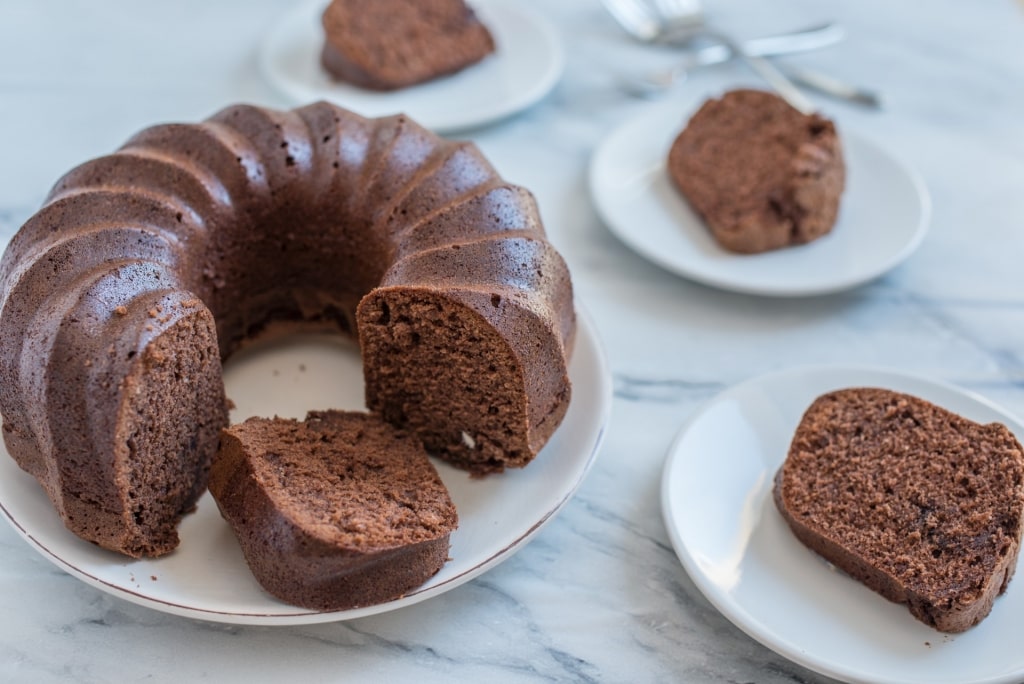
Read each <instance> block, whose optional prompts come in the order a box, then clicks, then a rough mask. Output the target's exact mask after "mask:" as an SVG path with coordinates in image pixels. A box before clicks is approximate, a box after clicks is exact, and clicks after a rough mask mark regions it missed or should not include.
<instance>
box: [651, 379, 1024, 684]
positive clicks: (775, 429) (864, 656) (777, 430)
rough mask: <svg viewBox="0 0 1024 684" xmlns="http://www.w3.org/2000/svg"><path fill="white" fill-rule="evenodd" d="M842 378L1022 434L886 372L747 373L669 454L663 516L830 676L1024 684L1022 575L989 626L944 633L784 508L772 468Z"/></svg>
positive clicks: (749, 605)
mask: <svg viewBox="0 0 1024 684" xmlns="http://www.w3.org/2000/svg"><path fill="white" fill-rule="evenodd" d="M844 387H882V388H886V389H891V390H895V391H900V392H906V393H909V394H913V395H916V396H918V397H922V398H924V399H927V400H929V401H931V402H933V403H935V404H938V405H940V406H943V407H944V408H947V409H949V410H951V411H954V412H956V413H959V414H961V415H963V416H965V417H967V418H969V419H971V420H974V421H978V422H982V423H989V422H993V421H998V422H1001V423H1003V424H1005V425H1007V426H1008V427H1009V428H1010V429H1011V430H1012V431H1013V432H1014V433H1015V434H1016V435H1017V437H1018V439H1020V438H1022V437H1024V425H1022V424H1021V423H1020V422H1019V421H1018V420H1017V419H1016V418H1014V417H1013V416H1011V415H1009V414H1007V413H1006V412H1004V411H1003V410H1002V409H1000V408H998V407H996V406H995V405H993V404H991V403H990V402H988V401H986V400H985V399H983V398H981V397H979V396H977V395H974V394H971V393H970V392H966V391H964V390H961V389H959V388H956V387H953V386H951V385H946V384H942V383H939V382H935V381H932V380H928V379H925V378H920V377H915V376H911V375H904V374H902V373H897V372H893V371H888V370H882V369H871V368H842V367H804V368H796V369H792V370H786V371H782V372H779V373H774V374H770V375H765V376H762V377H759V378H756V379H753V380H750V381H748V382H744V383H742V384H740V385H737V386H735V387H733V388H731V389H729V390H726V391H725V392H723V393H722V394H720V395H719V396H717V397H716V398H715V399H713V400H711V401H710V402H709V403H708V404H707V405H706V406H704V407H703V408H702V409H700V410H699V411H697V413H696V414H695V415H694V416H693V417H692V418H690V419H689V420H688V421H687V423H686V425H685V426H684V427H683V429H682V430H681V432H680V433H679V436H678V437H677V438H676V440H675V442H674V443H673V445H672V447H671V449H670V450H669V453H668V458H667V460H666V463H665V470H664V474H663V480H662V490H661V494H662V513H663V515H664V518H665V524H666V526H667V527H668V532H669V536H670V538H671V540H672V545H673V546H674V547H675V550H676V553H677V554H678V555H679V558H680V560H681V561H682V564H683V567H684V568H685V569H686V572H687V573H688V574H689V575H690V577H691V578H692V579H693V581H694V583H695V584H696V585H697V587H698V588H699V589H700V590H701V591H702V592H703V593H704V595H705V596H706V597H707V598H708V600H709V601H711V603H712V604H714V606H715V607H716V608H717V609H718V610H719V611H721V612H722V613H723V614H724V615H725V616H726V617H727V618H728V619H729V620H731V621H732V622H733V623H735V624H736V625H737V626H738V627H739V628H740V629H742V630H743V631H745V632H746V633H747V634H749V635H750V636H751V637H753V638H754V639H757V640H758V641H760V642H761V643H762V644H764V645H765V646H767V647H769V648H771V649H773V650H774V651H776V652H778V653H779V654H781V655H783V656H785V657H787V658H789V659H791V660H793V661H795V662H797V663H800V664H801V665H804V666H806V667H808V668H811V669H812V670H816V671H817V672H820V673H822V674H825V675H828V676H831V677H836V678H838V679H842V680H846V681H856V682H890V683H893V684H895V683H897V682H898V683H900V684H917V683H920V684H954V683H955V684H972V683H973V684H980V683H982V682H984V683H986V684H995V683H997V682H1003V683H1009V682H1020V681H1022V680H1024V651H1022V650H1021V649H1020V647H1019V644H1018V638H1017V635H1018V634H1019V633H1020V631H1019V627H1020V616H1021V615H1022V614H1024V584H1022V583H1021V581H1020V580H1019V579H1017V580H1015V581H1013V582H1011V583H1010V586H1009V588H1008V589H1007V591H1006V593H1005V594H1004V595H1003V596H1001V597H999V598H997V599H996V602H995V606H994V607H993V609H992V612H991V614H990V615H989V616H988V617H987V618H986V619H985V620H983V621H982V622H981V623H980V624H979V625H977V626H976V627H974V628H972V629H970V630H968V631H967V632H964V633H962V634H956V635H951V634H943V633H941V632H937V631H935V630H934V629H931V628H930V627H927V626H925V625H924V624H923V623H921V622H918V621H917V620H916V619H914V617H913V616H911V614H910V611H908V610H907V609H906V608H905V607H904V606H901V605H897V604H895V603H890V602H889V601H887V600H885V599H884V598H882V597H881V596H879V595H877V594H875V593H874V592H872V591H871V590H869V589H867V588H866V587H864V586H863V585H861V584H860V583H858V582H857V581H855V580H853V579H850V578H849V577H848V576H846V575H845V574H843V573H841V572H839V571H837V570H835V569H834V568H833V567H832V566H831V565H830V564H829V563H827V562H826V561H824V560H823V559H822V558H821V557H819V556H817V555H816V554H814V553H813V552H812V551H810V550H808V549H807V548H806V547H804V546H803V545H802V544H801V543H800V542H799V541H797V539H796V537H795V536H794V535H793V534H792V533H791V532H790V530H789V527H788V526H787V525H786V523H785V521H784V520H783V519H782V516H781V515H780V514H779V512H778V511H777V509H776V508H775V503H774V500H773V499H772V485H773V480H774V477H775V473H776V471H777V470H778V468H779V466H781V465H782V463H783V461H784V460H785V458H786V453H787V451H788V449H789V443H790V440H791V439H792V436H793V433H794V431H795V430H796V427H797V425H798V423H799V422H800V419H801V417H802V416H803V413H804V411H805V410H806V409H807V407H808V406H810V404H811V402H812V401H814V399H815V398H817V397H818V396H820V395H821V394H824V393H825V392H828V391H831V390H835V389H840V388H844Z"/></svg>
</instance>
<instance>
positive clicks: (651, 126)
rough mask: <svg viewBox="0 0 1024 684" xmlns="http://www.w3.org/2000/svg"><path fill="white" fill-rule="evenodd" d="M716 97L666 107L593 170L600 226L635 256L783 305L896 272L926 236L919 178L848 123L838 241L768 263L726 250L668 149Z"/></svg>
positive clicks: (626, 127)
mask: <svg viewBox="0 0 1024 684" xmlns="http://www.w3.org/2000/svg"><path fill="white" fill-rule="evenodd" d="M710 95H711V94H710V93H698V94H694V95H692V96H690V97H688V98H687V99H686V100H685V101H684V102H673V103H670V104H659V105H655V106H653V107H652V108H651V109H650V110H648V111H646V112H644V113H642V114H641V115H639V116H637V117H636V118H634V119H633V120H631V121H627V122H626V123H625V124H623V125H622V126H620V127H619V128H617V129H616V130H615V131H613V132H612V133H611V134H610V135H609V136H608V137H607V138H605V139H604V141H603V142H602V143H601V144H600V146H599V147H598V149H597V151H596V152H595V154H594V156H593V158H592V161H591V166H590V190H591V195H592V197H593V199H594V203H595V205H596V206H597V210H598V213H599V214H600V215H601V218H602V220H604V222H605V223H606V224H607V225H608V227H609V228H610V229H611V231H612V232H613V233H614V234H615V235H616V236H617V237H618V238H619V239H620V240H622V242H624V243H625V244H626V245H627V246H628V247H630V248H631V249H633V250H634V251H635V252H637V253H638V254H640V255H641V256H643V257H644V258H646V259H648V260H649V261H651V262H653V263H655V264H657V265H659V266H661V267H662V268H665V269H667V270H669V271H672V272H673V273H676V274H678V275H681V276H683V277H685V278H689V279H691V280H694V281H696V282H699V283H703V284H704V285H710V286H712V287H717V288H720V289H724V290H732V291H734V292H742V293H746V294H756V295H767V296H775V297H799V296H809V295H821V294H827V293H831V292H837V291H840V290H844V289H848V288H852V287H855V286H857V285H860V284H862V283H865V282H867V281H869V280H872V279H873V278H876V277H878V276H880V275H882V274H883V273H885V272H886V271H888V270H889V269H891V268H893V267H894V266H896V265H897V264H899V263H900V262H902V261H903V260H904V259H906V258H907V257H908V256H910V254H911V253H913V251H914V250H915V249H916V248H917V246H918V245H919V244H920V243H921V240H922V239H923V238H924V235H925V232H926V231H927V229H928V222H929V215H930V206H931V205H930V200H929V197H928V193H927V190H926V189H925V186H924V183H923V182H922V181H921V179H920V178H919V177H918V175H917V173H915V172H914V171H913V170H912V169H910V168H909V167H907V166H906V165H904V164H902V163H900V162H899V161H897V160H896V159H895V158H894V157H892V156H891V155H890V154H889V153H887V152H886V151H885V150H884V149H883V148H881V147H879V146H877V145H875V144H874V143H871V142H869V141H868V140H866V139H864V138H862V137H861V136H860V135H858V134H857V133H856V132H854V131H851V130H849V129H848V128H847V127H846V126H844V125H843V123H842V122H839V123H838V124H837V125H838V128H839V132H840V135H841V136H842V141H843V146H844V154H845V156H846V165H847V186H846V191H845V192H844V194H843V198H842V200H841V204H840V211H839V218H838V220H837V222H836V225H835V226H834V227H833V229H832V232H831V233H830V234H828V235H826V236H824V237H822V238H820V239H818V240H815V241H813V242H811V243H810V244H807V245H801V246H798V247H789V248H785V249H779V250H774V251H771V252H766V253H763V254H754V255H745V254H734V253H731V252H728V251H726V250H725V249H723V248H721V247H720V246H719V245H718V243H716V242H715V240H714V239H713V238H712V237H711V233H710V232H709V231H708V229H707V227H706V226H705V225H704V222H703V220H702V219H701V218H700V217H699V216H698V215H697V214H696V213H695V212H694V211H693V210H692V209H691V208H690V206H689V205H688V204H687V202H686V200H685V199H683V197H682V195H681V194H680V193H679V191H678V190H677V189H676V187H675V185H674V184H673V183H672V181H671V179H670V178H669V175H668V171H667V169H666V159H667V157H668V152H669V148H670V147H671V146H672V142H673V141H674V140H675V138H676V136H677V135H678V134H679V132H680V131H681V130H682V129H683V126H684V125H685V123H686V121H687V120H688V119H689V117H690V115H691V114H692V113H693V112H694V111H695V110H696V109H697V107H698V106H699V105H700V103H702V102H703V101H704V100H705V99H707V98H708V97H709V96H710Z"/></svg>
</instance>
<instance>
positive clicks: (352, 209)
mask: <svg viewBox="0 0 1024 684" xmlns="http://www.w3.org/2000/svg"><path fill="white" fill-rule="evenodd" d="M364 298H365V299H366V301H365V303H364V305H363V306H360V301H361V300H363V299H364ZM357 309H358V311H357ZM392 313H393V315H391V314H392ZM421 317H422V318H421ZM281 323H284V324H288V325H289V326H311V327H316V328H319V329H322V328H324V327H329V328H331V329H334V330H338V331H340V332H342V333H344V334H349V335H352V336H354V337H357V338H358V339H359V341H360V343H361V345H362V350H363V363H364V369H365V377H366V391H367V402H368V404H369V405H370V406H371V408H372V409H373V410H374V411H377V412H379V413H380V414H382V415H384V416H385V417H386V418H387V419H388V420H390V421H392V422H393V423H395V424H396V426H398V427H404V428H408V429H412V430H415V431H416V432H417V434H418V436H419V439H420V440H421V441H423V442H425V443H426V444H427V445H428V447H429V448H431V449H432V450H433V451H434V452H435V453H438V454H439V455H441V456H443V457H445V458H447V459H449V460H450V461H451V462H452V463H454V464H456V465H458V466H460V467H463V468H466V469H469V470H472V471H474V472H491V471H497V470H502V469H503V468H506V467H518V466H522V465H524V464H525V463H527V462H528V461H529V460H530V459H532V458H533V457H534V456H536V454H537V452H538V451H539V449H540V448H541V447H542V446H543V444H544V443H545V442H546V441H547V439H548V438H549V437H550V436H551V434H552V433H553V432H554V430H555V428H556V427H557V425H558V424H559V422H560V421H561V420H562V417H563V416H564V415H565V412H566V409H567V407H568V402H569V397H570V387H569V379H568V354H569V353H570V350H571V346H572V342H573V336H574V331H575V314H574V310H573V307H572V285H571V282H570V280H569V273H568V270H567V269H566V266H565V263H564V261H563V260H562V259H561V257H560V256H559V255H558V254H557V252H556V251H555V249H554V248H553V247H552V246H551V244H550V243H549V242H548V241H547V240H546V239H545V235H544V227H543V225H542V223H541V220H540V216H539V214H538V211H537V206H536V203H535V201H534V199H533V196H532V195H531V194H530V193H529V192H528V191H526V190H524V189H523V188H521V187H518V186H515V185H511V184H509V183H506V182H504V181H503V180H502V179H501V178H500V177H499V176H498V174H497V173H496V172H495V170H494V169H493V168H492V167H491V165H490V164H489V163H488V162H487V160H486V159H484V157H483V156H482V155H481V154H480V152H479V151H478V150H477V149H476V147H474V146H473V145H471V144H468V143H461V142H454V141H447V140H444V139H442V138H439V137H438V136H436V135H434V134H433V133H431V132H429V131H427V130H425V129H423V128H421V127H420V126H418V125H416V124H415V123H413V122H412V121H410V120H409V119H407V118H405V117H403V116H393V117H387V118H383V119H365V118H363V117H360V116H357V115H355V114H353V113H351V112H348V111H346V110H343V109H340V108H338V107H335V106H333V105H330V104H326V103H318V104H313V105H310V106H307V107H303V108H301V109H297V110H294V111H283V112H282V111H275V110H269V109H261V108H257V107H251V106H244V105H240V106H234V107H229V108H227V109H225V110H223V111H221V112H219V113H217V114H216V115H215V116H213V117H211V118H210V119H208V120H207V121H204V122H202V123H198V124H166V125H161V126H155V127H153V128H149V129H146V130H144V131H142V132H141V133H139V134H137V135H136V136H134V137H133V138H132V139H131V140H129V141H128V143H127V144H126V145H125V146H124V147H123V148H121V149H120V150H118V151H117V152H115V153H114V154H111V155H108V156H106V157H101V158H99V159H95V160H92V161H89V162H86V163H85V164H83V165H81V166H79V167H77V168H75V169H73V170H72V171H70V172H69V173H68V174H67V175H65V176H64V177H63V178H62V179H61V180H60V181H59V182H58V183H57V185H56V187H54V189H53V190H52V191H51V193H50V196H49V198H48V199H47V201H46V203H45V205H44V206H43V208H42V209H40V211H39V212H38V213H37V214H36V215H34V216H33V217H31V218H30V219H29V220H28V222H27V223H26V224H25V225H24V226H22V228H21V230H20V231H19V232H18V233H17V234H16V235H15V236H14V238H12V240H11V242H10V244H9V245H8V247H7V250H6V252H5V253H4V256H3V260H2V261H0V413H2V414H3V435H4V440H5V442H6V445H7V449H8V451H9V452H10V454H11V456H12V457H13V458H14V459H15V460H16V461H17V462H18V464H19V465H20V466H21V467H22V468H23V469H24V470H26V471H28V472H29V473H31V474H32V475H34V476H35V477H36V478H37V479H38V480H39V482H40V483H41V485H42V486H43V488H44V490H45V491H46V493H47V494H48V495H49V497H50V499H51V500H52V501H53V504H54V506H55V508H56V509H57V511H58V512H59V513H60V515H61V517H62V519H63V520H64V522H65V524H66V526H67V527H68V528H69V529H70V530H72V531H73V532H74V533H75V534H78V535H79V536H81V537H83V538H84V539H87V540H90V541H93V542H95V543H97V544H99V545H101V546H103V547H105V548H108V549H112V550H116V551H120V552H122V553H125V554H128V555H130V556H143V555H145V556H158V555H161V554H164V553H167V552H169V551H171V550H172V549H173V548H174V547H175V545H176V544H177V534H176V532H175V526H176V524H177V522H178V520H179V519H180V517H181V515H182V514H183V513H184V512H186V511H188V510H190V509H191V508H192V507H193V505H194V503H195V500H196V498H197V497H198V496H199V495H200V494H201V493H202V491H203V490H204V489H205V487H206V479H207V472H208V467H209V462H210V458H211V457H212V455H213V453H214V452H215V451H216V449H217V442H218V435H219V432H220V430H221V428H223V427H226V426H227V420H228V418H227V410H226V409H225V404H226V400H225V397H224V388H223V383H222V381H221V361H222V359H224V358H227V357H228V356H230V355H231V354H232V353H233V352H234V351H235V350H237V349H238V348H239V347H240V346H241V345H243V344H245V343H246V341H247V340H249V339H252V338H253V337H256V336H258V335H260V334H261V332H262V331H263V330H264V329H266V328H267V327H268V326H270V325H277V324H281ZM474 345H478V346H474ZM396 354H397V355H399V356H404V357H405V360H404V361H403V360H402V359H401V358H398V357H396V356H395V355H396ZM422 364H430V367H429V368H424V367H423V365H422ZM427 382H429V383H430V384H429V387H427V388H417V387H416V384H417V383H427ZM383 385H387V386H383ZM449 407H450V408H449Z"/></svg>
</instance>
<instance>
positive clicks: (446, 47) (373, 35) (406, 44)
mask: <svg viewBox="0 0 1024 684" xmlns="http://www.w3.org/2000/svg"><path fill="white" fill-rule="evenodd" d="M323 27H324V32H325V34H326V40H325V41H324V47H323V51H322V54H321V62H322V64H323V66H324V68H325V69H326V70H327V72H328V73H329V74H330V75H331V76H332V77H334V78H335V79H337V80H339V81H345V82H348V83H352V84H354V85H357V86H360V87H362V88H368V89H372V90H396V89H398V88H405V87H407V86H411V85H416V84H417V83H423V82H425V81H430V80H433V79H435V78H439V77H441V76H447V75H449V74H453V73H455V72H457V71H461V70H462V69H465V68H466V67H468V66H470V65H472V64H476V63H477V62H479V61H480V60H482V59H483V58H484V57H486V56H487V55H489V54H491V53H492V52H494V39H493V38H492V37H491V34H490V31H488V30H487V27H486V26H484V25H483V24H482V23H480V20H479V19H477V17H476V15H475V14H474V12H473V10H472V9H471V8H470V7H469V6H467V5H466V3H465V2H463V0H373V1H372V2H367V1H365V0H333V2H331V4H330V5H329V6H328V7H327V9H326V10H325V11H324V14H323Z"/></svg>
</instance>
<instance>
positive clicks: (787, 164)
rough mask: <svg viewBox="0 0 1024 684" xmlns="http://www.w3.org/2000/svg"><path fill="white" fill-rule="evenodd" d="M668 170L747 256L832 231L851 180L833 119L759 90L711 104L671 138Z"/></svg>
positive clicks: (717, 231)
mask: <svg viewBox="0 0 1024 684" xmlns="http://www.w3.org/2000/svg"><path fill="white" fill-rule="evenodd" d="M668 172H669V175H670V176H671V178H672V181H673V182H674V183H675V185H676V187H677V188H679V191H680V192H681V193H682V194H683V196H684V197H685V198H686V199H687V200H688V201H689V203H690V205H691V206H692V207H693V209H694V210H695V211H696V212H697V213H698V214H700V216H701V217H702V218H703V219H704V222H705V223H706V224H707V226H708V228H709V229H710V230H711V234H712V235H713V236H714V238H715V240H716V241H717V242H718V243H719V244H720V245H721V246H722V247H724V248H725V249H728V250H730V251H733V252H740V253H744V254H753V253H756V252H765V251H768V250H772V249H778V248H780V247H788V246H791V245H798V244H802V243H805V242H810V241H811V240H814V239H815V238H819V237H821V236H822V235H825V234H826V233H828V232H829V231H830V230H832V226H833V225H835V222H836V216H837V215H838V212H839V198H840V195H842V192H843V186H844V184H845V179H846V170H845V166H844V164H843V153H842V149H841V146H840V143H839V136H838V134H837V133H836V128H835V126H834V125H833V123H832V122H831V121H829V120H828V119H826V118H824V117H822V116H819V115H817V114H812V115H809V116H808V115H805V114H801V113H800V112H798V111H797V110H795V109H793V108H792V107H790V106H789V105H788V104H786V103H785V101H783V100H782V99H781V98H780V97H778V96H777V95H774V94H772V93H766V92H761V91H758V90H734V91H731V92H728V93H726V94H725V95H723V96H722V97H721V98H719V99H712V100H708V101H707V102H705V103H704V104H703V106H701V108H700V109H699V110H697V113H696V114H694V115H693V117H691V119H690V121H689V123H688V124H687V125H686V128H685V129H684V130H683V131H682V133H680V134H679V136H678V137H677V138H676V140H675V142H674V143H673V144H672V149H671V150H670V151H669V155H668Z"/></svg>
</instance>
